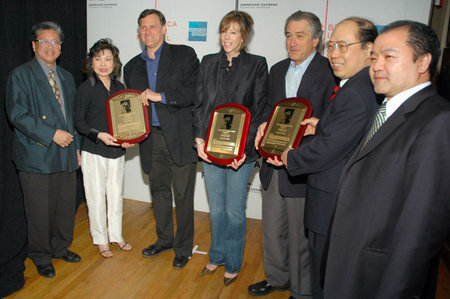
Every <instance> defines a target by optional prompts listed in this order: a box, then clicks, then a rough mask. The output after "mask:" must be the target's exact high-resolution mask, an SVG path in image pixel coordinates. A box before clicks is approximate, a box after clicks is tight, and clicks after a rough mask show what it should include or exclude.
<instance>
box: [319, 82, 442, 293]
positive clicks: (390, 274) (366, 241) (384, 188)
mask: <svg viewBox="0 0 450 299" xmlns="http://www.w3.org/2000/svg"><path fill="white" fill-rule="evenodd" d="M449 124H450V107H449V104H448V102H446V101H445V99H443V98H441V97H440V96H438V95H437V93H436V92H435V91H434V90H433V88H432V87H431V86H429V87H426V88H425V89H423V90H421V91H419V92H417V93H416V94H414V95H413V96H411V97H410V98H409V99H408V100H407V101H406V102H404V103H403V104H402V105H401V106H400V107H399V108H398V110H396V111H395V112H394V113H393V114H392V115H391V117H389V118H388V119H387V120H386V122H385V123H384V124H383V125H382V126H381V127H380V129H379V130H378V131H377V133H376V134H375V135H374V136H373V137H372V139H371V140H370V141H369V142H368V143H367V145H366V146H365V147H364V148H363V149H362V150H361V151H360V150H359V148H358V150H357V151H355V153H354V154H353V155H352V156H351V158H350V159H349V160H348V161H347V162H346V164H345V166H344V168H343V171H342V177H341V180H340V183H339V189H338V196H337V206H336V212H335V216H334V221H333V225H332V233H331V239H330V246H329V254H328V263H327V268H326V274H325V275H326V276H325V297H326V298H349V299H351V298H355V299H356V298H367V299H370V298H383V299H389V298H434V291H435V287H436V281H435V280H434V279H435V278H436V275H437V272H436V271H437V266H438V262H439V253H440V250H441V248H442V245H443V244H444V242H445V240H446V238H447V237H448V235H449V233H450V199H449V196H450V184H449V181H448V180H449V178H450V155H449V153H450V126H449ZM359 147H361V144H360V145H359Z"/></svg>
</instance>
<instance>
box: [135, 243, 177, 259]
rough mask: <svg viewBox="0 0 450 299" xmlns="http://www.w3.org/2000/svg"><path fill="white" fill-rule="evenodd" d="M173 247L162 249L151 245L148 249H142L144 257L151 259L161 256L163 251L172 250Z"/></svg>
mask: <svg viewBox="0 0 450 299" xmlns="http://www.w3.org/2000/svg"><path fill="white" fill-rule="evenodd" d="M170 249H172V247H161V246H158V245H155V244H153V245H150V246H148V247H147V248H144V249H142V256H143V257H151V256H155V255H158V254H160V253H161V252H163V251H166V250H170Z"/></svg>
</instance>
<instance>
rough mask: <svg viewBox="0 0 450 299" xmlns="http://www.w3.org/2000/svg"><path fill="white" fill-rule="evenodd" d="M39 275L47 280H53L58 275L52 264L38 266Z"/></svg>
mask: <svg viewBox="0 0 450 299" xmlns="http://www.w3.org/2000/svg"><path fill="white" fill-rule="evenodd" d="M36 267H37V270H38V273H39V274H40V275H41V276H44V277H45V278H52V277H54V276H55V275H56V273H55V268H53V265H52V264H48V265H39V266H36Z"/></svg>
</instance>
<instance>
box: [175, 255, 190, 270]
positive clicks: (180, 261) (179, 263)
mask: <svg viewBox="0 0 450 299" xmlns="http://www.w3.org/2000/svg"><path fill="white" fill-rule="evenodd" d="M187 262H189V257H188V256H175V258H174V259H173V267H174V268H175V269H181V268H183V267H184V266H186V264H187Z"/></svg>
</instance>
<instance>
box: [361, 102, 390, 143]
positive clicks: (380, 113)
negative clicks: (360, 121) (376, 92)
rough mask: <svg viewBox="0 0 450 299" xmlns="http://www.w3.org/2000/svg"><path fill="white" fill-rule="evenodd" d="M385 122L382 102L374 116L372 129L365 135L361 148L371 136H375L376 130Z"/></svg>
mask: <svg viewBox="0 0 450 299" xmlns="http://www.w3.org/2000/svg"><path fill="white" fill-rule="evenodd" d="M385 121H386V102H383V104H381V106H380V108H379V109H378V112H377V114H376V115H375V119H374V120H373V123H372V127H371V128H370V130H369V133H367V136H366V140H364V144H363V146H362V148H364V147H365V146H366V144H367V143H368V142H369V140H370V139H371V138H372V137H373V135H375V133H376V132H377V131H378V129H379V128H380V127H381V125H382V124H383V123H384V122H385Z"/></svg>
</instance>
